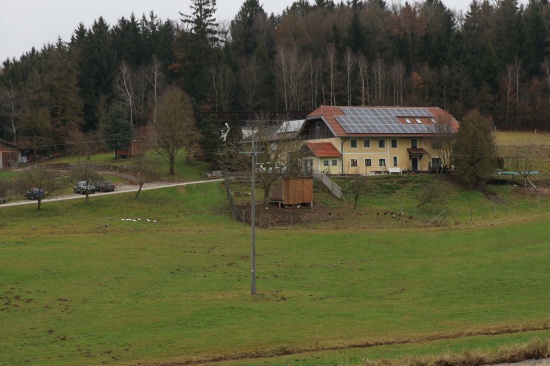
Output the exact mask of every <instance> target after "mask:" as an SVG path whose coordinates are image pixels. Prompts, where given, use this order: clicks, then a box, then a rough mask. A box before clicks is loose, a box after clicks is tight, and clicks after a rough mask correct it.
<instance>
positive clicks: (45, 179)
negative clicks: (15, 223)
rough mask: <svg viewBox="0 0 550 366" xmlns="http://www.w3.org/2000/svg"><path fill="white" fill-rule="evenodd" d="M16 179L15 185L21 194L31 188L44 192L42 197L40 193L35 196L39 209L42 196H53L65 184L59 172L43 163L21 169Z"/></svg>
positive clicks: (38, 208)
mask: <svg viewBox="0 0 550 366" xmlns="http://www.w3.org/2000/svg"><path fill="white" fill-rule="evenodd" d="M16 180H17V182H16V187H19V188H18V189H19V190H20V192H19V193H21V194H24V193H25V192H26V191H27V190H29V189H31V188H36V189H38V190H40V191H42V192H44V197H42V196H40V195H38V196H37V197H36V200H37V202H38V206H37V210H40V208H41V206H42V200H43V199H44V198H46V197H53V196H55V195H56V194H57V193H58V192H59V191H60V190H61V189H62V188H63V187H64V186H65V184H64V182H63V180H62V179H61V178H60V176H59V173H58V172H57V171H55V170H52V169H49V168H48V167H47V166H45V165H35V166H32V167H30V168H29V169H26V170H23V171H22V172H21V173H20V174H19V175H18V176H17V178H16Z"/></svg>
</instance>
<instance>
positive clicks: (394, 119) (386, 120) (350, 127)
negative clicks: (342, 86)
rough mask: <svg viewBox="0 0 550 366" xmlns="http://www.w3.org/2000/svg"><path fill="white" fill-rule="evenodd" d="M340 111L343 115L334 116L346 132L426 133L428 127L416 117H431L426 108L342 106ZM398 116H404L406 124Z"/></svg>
mask: <svg viewBox="0 0 550 366" xmlns="http://www.w3.org/2000/svg"><path fill="white" fill-rule="evenodd" d="M342 112H344V115H343V116H335V118H336V120H337V121H338V123H339V124H340V125H341V126H342V128H343V129H344V131H346V132H347V133H426V132H430V131H429V129H428V127H427V126H425V125H423V124H421V122H418V121H420V120H419V119H418V118H419V117H424V118H433V115H432V113H430V111H429V110H428V109H427V108H360V107H356V108H349V107H344V108H342ZM398 117H400V118H405V121H406V123H407V124H403V123H401V122H400V120H399V118H398ZM411 120H416V122H417V123H416V124H413V123H412V122H411ZM409 123H410V124H409Z"/></svg>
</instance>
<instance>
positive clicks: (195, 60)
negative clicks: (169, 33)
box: [179, 0, 218, 101]
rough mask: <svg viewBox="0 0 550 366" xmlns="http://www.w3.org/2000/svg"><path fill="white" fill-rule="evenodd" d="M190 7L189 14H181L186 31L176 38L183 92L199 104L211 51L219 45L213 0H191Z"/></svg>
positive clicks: (205, 81)
mask: <svg viewBox="0 0 550 366" xmlns="http://www.w3.org/2000/svg"><path fill="white" fill-rule="evenodd" d="M190 8H191V11H192V14H191V15H186V14H182V13H180V15H181V16H182V22H183V24H184V25H186V26H187V29H186V30H184V31H183V32H181V33H180V35H179V37H180V44H179V47H180V49H179V56H180V59H181V63H182V68H181V71H182V75H183V83H184V85H185V89H186V90H187V91H188V92H189V93H191V94H193V95H194V96H195V97H196V98H197V99H198V100H200V101H202V100H204V98H205V96H206V92H207V85H208V84H207V78H208V70H209V69H210V65H211V62H212V51H213V49H214V47H215V46H217V43H218V31H217V27H218V23H216V19H215V17H214V14H215V12H216V0H193V1H192V4H191V6H190Z"/></svg>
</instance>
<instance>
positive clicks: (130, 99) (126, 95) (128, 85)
mask: <svg viewBox="0 0 550 366" xmlns="http://www.w3.org/2000/svg"><path fill="white" fill-rule="evenodd" d="M116 87H117V89H118V91H119V93H120V95H121V96H122V98H123V99H124V101H125V103H126V105H127V107H128V110H129V111H130V125H132V128H134V108H135V106H134V104H135V91H134V85H133V75H132V71H131V70H130V67H128V64H127V63H126V62H125V61H122V64H121V65H120V68H119V74H118V78H117V80H116Z"/></svg>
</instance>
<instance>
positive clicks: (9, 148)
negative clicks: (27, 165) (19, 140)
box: [0, 140, 21, 169]
mask: <svg viewBox="0 0 550 366" xmlns="http://www.w3.org/2000/svg"><path fill="white" fill-rule="evenodd" d="M20 162H21V150H20V149H19V147H18V146H17V145H14V144H12V143H10V142H7V141H4V140H0V169H2V168H17V167H18V166H19V163H20Z"/></svg>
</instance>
